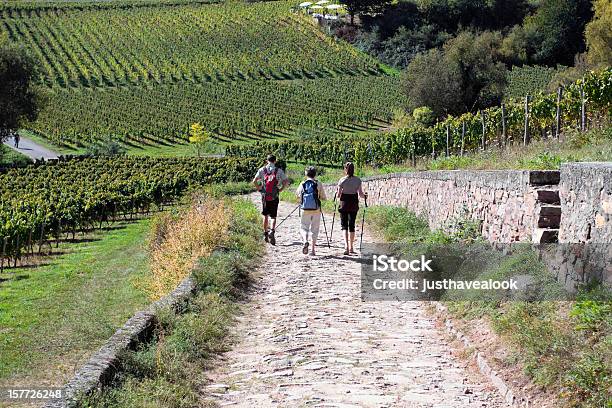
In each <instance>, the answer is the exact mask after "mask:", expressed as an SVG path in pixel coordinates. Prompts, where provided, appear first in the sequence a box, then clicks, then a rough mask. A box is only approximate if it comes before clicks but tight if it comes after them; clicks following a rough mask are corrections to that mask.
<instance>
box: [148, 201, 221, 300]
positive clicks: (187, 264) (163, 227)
mask: <svg viewBox="0 0 612 408" xmlns="http://www.w3.org/2000/svg"><path fill="white" fill-rule="evenodd" d="M230 214H231V209H230V208H229V205H228V203H227V202H226V201H224V200H221V199H214V198H210V197H197V198H196V199H195V200H194V204H193V205H192V206H191V207H190V208H189V209H187V210H185V211H183V212H182V213H180V214H179V215H178V216H173V215H170V214H162V215H160V216H159V218H158V219H156V220H155V223H154V228H153V229H152V237H151V276H150V277H149V278H148V279H147V282H146V290H147V292H148V293H149V295H150V297H151V299H153V300H157V299H160V298H161V297H163V296H164V295H166V294H167V293H169V292H171V291H172V290H173V289H174V288H175V287H176V286H177V285H178V284H179V283H180V282H181V281H182V280H183V279H184V278H185V277H187V276H188V275H189V274H190V273H191V272H192V271H193V269H194V268H195V266H196V265H197V262H198V260H199V259H202V258H204V257H207V256H208V255H210V254H211V252H212V251H213V250H214V249H215V248H218V247H220V246H223V245H224V243H225V242H226V241H227V239H228V238H227V237H228V230H229V225H230Z"/></svg>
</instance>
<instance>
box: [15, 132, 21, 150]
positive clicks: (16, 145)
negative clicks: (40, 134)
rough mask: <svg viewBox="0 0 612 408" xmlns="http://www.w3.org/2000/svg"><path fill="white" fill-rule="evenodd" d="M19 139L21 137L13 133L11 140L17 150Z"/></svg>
mask: <svg viewBox="0 0 612 408" xmlns="http://www.w3.org/2000/svg"><path fill="white" fill-rule="evenodd" d="M20 139H21V136H19V133H17V132H15V133H13V140H14V142H15V148H16V149H19V140H20Z"/></svg>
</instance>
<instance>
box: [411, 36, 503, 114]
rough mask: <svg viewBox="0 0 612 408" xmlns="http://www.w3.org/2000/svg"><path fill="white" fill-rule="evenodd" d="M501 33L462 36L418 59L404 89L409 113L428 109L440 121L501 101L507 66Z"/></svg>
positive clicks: (421, 55)
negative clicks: (450, 115)
mask: <svg viewBox="0 0 612 408" xmlns="http://www.w3.org/2000/svg"><path fill="white" fill-rule="evenodd" d="M501 42H502V37H501V34H500V33H499V32H484V33H481V34H475V33H471V32H467V31H466V32H462V33H460V34H459V35H458V36H457V37H455V38H453V39H451V40H449V41H447V42H446V43H445V44H444V47H443V49H442V50H438V49H434V50H430V51H429V52H427V53H425V54H420V55H418V56H417V57H416V58H415V59H414V60H413V61H412V62H411V63H410V65H408V68H407V69H406V72H405V74H404V77H403V89H404V92H405V93H406V96H407V98H408V101H409V104H408V108H409V110H414V109H416V108H419V107H422V106H427V107H429V108H431V109H432V110H433V112H434V114H435V115H436V117H438V118H442V117H444V116H446V115H448V114H461V113H464V112H467V111H472V110H476V109H482V108H486V107H489V106H492V105H495V104H497V103H499V102H500V101H501V98H502V96H503V89H504V85H505V81H506V72H507V69H506V66H505V65H504V64H503V63H502V62H501V58H502V56H501V54H500V53H499V48H500V45H501Z"/></svg>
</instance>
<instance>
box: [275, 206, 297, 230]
mask: <svg viewBox="0 0 612 408" xmlns="http://www.w3.org/2000/svg"><path fill="white" fill-rule="evenodd" d="M298 208H300V204H298V206H297V207H295V208H294V209H293V211H291V212H290V213H289V215H288V216H286V217H285V218H283V219H282V221H281V222H279V223H278V225H277V226H276V228H274V230H275V231H276V230H277V229H278V227H280V226H281V225H282V224H283V222H285V220H286V219H287V218H289V217H291V214H293V213H294V212H295V210H297V209H298Z"/></svg>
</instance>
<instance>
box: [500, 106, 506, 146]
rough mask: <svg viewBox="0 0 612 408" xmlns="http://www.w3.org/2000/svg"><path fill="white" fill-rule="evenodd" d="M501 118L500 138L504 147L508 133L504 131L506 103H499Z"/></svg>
mask: <svg viewBox="0 0 612 408" xmlns="http://www.w3.org/2000/svg"><path fill="white" fill-rule="evenodd" d="M501 120H502V140H503V144H504V147H505V146H506V144H507V143H508V134H507V133H506V105H504V104H503V103H502V104H501Z"/></svg>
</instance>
